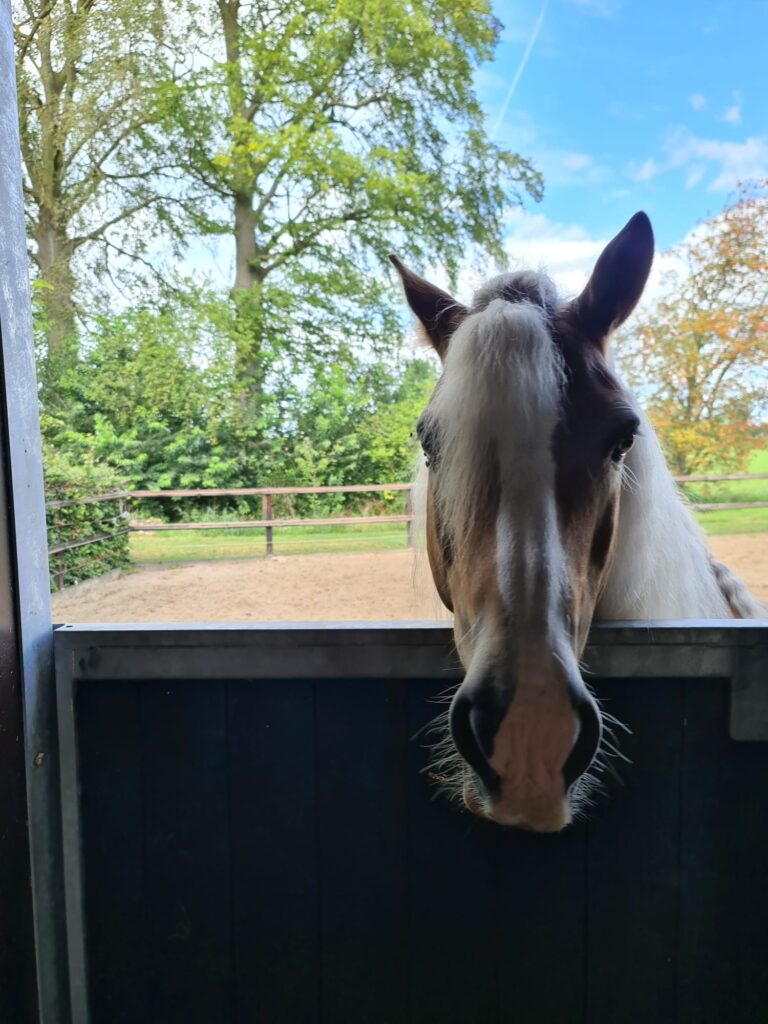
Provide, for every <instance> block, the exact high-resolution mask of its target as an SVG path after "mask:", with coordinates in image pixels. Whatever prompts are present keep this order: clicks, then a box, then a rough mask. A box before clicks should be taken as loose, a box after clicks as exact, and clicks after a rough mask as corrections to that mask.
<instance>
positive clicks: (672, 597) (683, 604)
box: [595, 409, 765, 619]
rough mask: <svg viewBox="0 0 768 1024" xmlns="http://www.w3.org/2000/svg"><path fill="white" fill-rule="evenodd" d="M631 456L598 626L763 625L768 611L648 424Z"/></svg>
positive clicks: (643, 421) (643, 422)
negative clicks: (717, 550)
mask: <svg viewBox="0 0 768 1024" xmlns="http://www.w3.org/2000/svg"><path fill="white" fill-rule="evenodd" d="M638 415H639V416H640V418H641V421H642V426H641V428H640V434H639V436H638V438H637V440H636V441H635V444H634V447H633V448H632V449H631V451H630V452H629V453H628V454H627V457H626V472H625V478H624V491H623V494H622V496H621V511H620V514H619V525H618V536H617V547H616V555H615V558H614V562H613V566H612V568H611V572H610V575H609V577H608V582H607V585H606V588H605V591H604V593H603V595H602V598H601V599H600V602H599V604H598V606H597V609H596V611H595V618H596V619H692V618H703V619H723V618H730V617H732V616H733V617H736V618H761V617H762V616H763V615H765V610H764V609H763V608H762V607H761V605H760V604H759V602H758V601H757V600H756V599H755V598H754V597H753V596H752V595H751V594H750V593H749V591H748V590H747V588H746V587H745V586H744V584H743V583H742V582H741V580H739V579H737V577H736V576H734V575H733V573H731V571H730V570H729V569H727V568H726V567H725V566H721V565H719V564H718V563H716V562H713V560H712V556H711V555H710V552H709V550H708V548H707V545H706V541H705V539H704V534H703V532H702V530H701V529H700V527H699V525H698V524H697V522H696V521H695V519H694V518H693V515H692V514H691V511H690V510H689V508H688V507H687V505H686V504H685V501H684V500H683V498H682V496H681V494H680V492H679V490H678V488H677V485H676V484H675V482H674V480H673V479H672V476H671V474H670V472H669V468H668V466H667V463H666V459H665V458H664V454H663V452H662V450H661V446H660V445H659V442H658V439H657V438H656V435H655V434H654V432H653V428H652V427H651V425H650V423H649V422H648V419H647V418H646V417H645V416H644V415H643V413H642V412H641V411H640V410H639V409H638Z"/></svg>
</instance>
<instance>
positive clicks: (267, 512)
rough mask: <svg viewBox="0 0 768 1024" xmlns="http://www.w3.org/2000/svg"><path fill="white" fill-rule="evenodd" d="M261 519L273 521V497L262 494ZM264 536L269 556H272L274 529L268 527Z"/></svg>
mask: <svg viewBox="0 0 768 1024" xmlns="http://www.w3.org/2000/svg"><path fill="white" fill-rule="evenodd" d="M261 518H262V519H271V518H272V495H271V494H262V496H261ZM264 535H265V537H266V541H267V554H268V555H271V554H272V527H271V526H267V527H266V528H265V530H264Z"/></svg>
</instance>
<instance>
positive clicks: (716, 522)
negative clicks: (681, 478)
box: [684, 449, 768, 535]
mask: <svg viewBox="0 0 768 1024" xmlns="http://www.w3.org/2000/svg"><path fill="white" fill-rule="evenodd" d="M745 472H746V473H768V449H765V450H763V449H761V450H759V451H755V452H753V453H752V456H751V458H750V460H749V463H748V465H747V468H746V470H745ZM684 491H685V494H686V495H687V497H688V499H689V500H690V501H692V502H694V503H696V502H698V503H701V504H715V503H716V502H719V501H728V502H730V501H768V480H731V481H727V482H725V483H712V484H687V485H686V486H685V488H684ZM696 518H697V519H698V520H699V522H700V523H701V525H702V527H703V529H704V530H706V532H707V533H709V534H712V535H715V534H723V533H768V508H744V509H725V510H723V511H722V512H698V513H697V514H696Z"/></svg>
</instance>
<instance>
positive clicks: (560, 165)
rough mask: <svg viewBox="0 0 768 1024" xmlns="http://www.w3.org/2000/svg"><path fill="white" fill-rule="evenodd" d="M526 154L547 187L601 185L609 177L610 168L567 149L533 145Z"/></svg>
mask: <svg viewBox="0 0 768 1024" xmlns="http://www.w3.org/2000/svg"><path fill="white" fill-rule="evenodd" d="M528 152H529V154H530V157H531V159H532V160H533V162H534V164H535V165H536V167H538V169H539V170H540V171H541V173H542V174H543V175H544V180H545V181H546V183H547V185H548V186H552V185H601V184H603V183H604V182H605V181H606V180H607V179H608V178H610V176H611V170H610V168H609V167H607V166H606V165H605V164H601V163H599V162H598V161H597V160H595V159H594V158H593V157H591V156H590V155H589V154H588V153H577V152H574V151H573V150H568V149H545V148H541V149H539V148H537V147H536V146H535V145H531V146H529V148H528Z"/></svg>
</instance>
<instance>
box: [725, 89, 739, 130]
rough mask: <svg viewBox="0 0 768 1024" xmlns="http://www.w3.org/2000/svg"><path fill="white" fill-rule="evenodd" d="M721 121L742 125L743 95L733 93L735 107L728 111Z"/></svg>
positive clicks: (736, 92)
mask: <svg viewBox="0 0 768 1024" xmlns="http://www.w3.org/2000/svg"><path fill="white" fill-rule="evenodd" d="M720 120H721V121H725V123H726V124H741V93H739V92H738V91H735V92H734V93H733V105H732V106H730V107H728V108H727V109H726V111H725V112H724V113H723V115H722V117H721V118H720Z"/></svg>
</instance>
